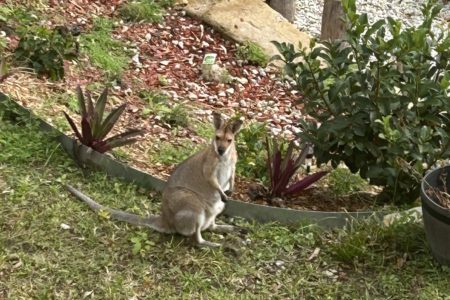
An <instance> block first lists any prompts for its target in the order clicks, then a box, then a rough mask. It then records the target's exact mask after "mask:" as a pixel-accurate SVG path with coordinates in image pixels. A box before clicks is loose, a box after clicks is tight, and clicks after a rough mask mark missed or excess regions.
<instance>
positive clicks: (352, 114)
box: [274, 0, 450, 202]
mask: <svg viewBox="0 0 450 300" xmlns="http://www.w3.org/2000/svg"><path fill="white" fill-rule="evenodd" d="M343 7H344V10H345V12H346V17H345V20H346V23H347V25H348V28H349V29H348V37H347V39H346V40H343V41H335V42H324V43H323V44H321V45H317V47H315V48H314V49H313V50H312V51H310V52H308V51H306V49H300V50H295V49H294V46H293V45H288V44H286V43H277V42H274V44H275V45H276V46H277V47H278V50H279V51H280V53H281V56H275V57H274V59H282V60H283V61H285V62H286V65H285V72H286V74H287V75H289V76H291V77H292V78H293V79H295V81H296V88H297V89H298V90H299V91H301V93H302V94H304V101H303V103H304V105H305V110H306V113H307V114H309V115H311V116H312V117H314V118H315V119H316V120H317V121H318V123H307V122H305V121H302V122H301V125H302V126H303V132H302V133H301V134H300V136H301V138H302V139H303V140H304V141H308V142H311V143H313V144H314V149H315V155H316V157H317V161H318V163H319V164H320V163H328V162H331V163H332V165H333V166H334V167H336V166H337V165H338V164H339V163H341V162H344V163H345V164H346V165H347V166H348V168H349V169H350V170H351V171H352V172H353V173H356V172H359V173H360V175H361V176H362V177H363V178H368V179H369V181H370V183H371V184H377V185H382V186H384V187H385V188H384V193H383V195H384V196H386V198H384V199H387V200H390V201H395V202H410V201H414V200H415V199H416V198H417V197H418V195H419V190H420V188H419V187H420V185H419V178H420V177H421V175H422V174H423V173H424V172H425V170H426V169H427V168H429V167H431V166H432V165H433V164H434V163H435V162H436V161H437V160H439V159H445V158H449V157H450V149H449V146H450V138H449V135H448V132H449V130H450V118H449V115H448V112H449V111H450V101H448V97H447V89H448V88H449V87H450V71H449V68H450V64H449V63H450V47H449V46H450V38H449V37H448V36H447V35H442V34H440V35H435V34H433V32H432V31H431V23H432V21H433V20H434V18H435V17H436V15H437V14H438V13H439V11H440V7H439V6H435V1H430V2H429V3H427V4H426V5H424V7H423V10H422V11H423V15H424V21H423V23H422V24H421V25H420V26H418V27H412V28H402V24H401V23H400V21H396V20H394V19H392V18H387V19H386V20H379V21H377V22H376V23H374V24H372V25H370V24H369V23H368V19H367V15H365V14H364V15H358V14H356V6H355V1H354V0H344V1H343ZM388 33H389V35H388ZM310 46H311V49H312V48H313V47H314V46H315V44H314V41H313V42H312V44H311V45H310ZM297 58H301V59H300V61H298V60H297ZM318 124H321V125H318Z"/></svg>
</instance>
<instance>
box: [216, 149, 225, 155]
mask: <svg viewBox="0 0 450 300" xmlns="http://www.w3.org/2000/svg"><path fill="white" fill-rule="evenodd" d="M217 153H219V155H220V156H222V155H223V154H224V153H225V148H224V147H217Z"/></svg>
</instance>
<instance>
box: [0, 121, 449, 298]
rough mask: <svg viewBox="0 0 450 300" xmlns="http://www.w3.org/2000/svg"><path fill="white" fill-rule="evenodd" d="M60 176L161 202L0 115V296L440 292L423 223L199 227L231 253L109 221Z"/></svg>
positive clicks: (154, 205)
mask: <svg viewBox="0 0 450 300" xmlns="http://www.w3.org/2000/svg"><path fill="white" fill-rule="evenodd" d="M0 116H1V112H0ZM62 183H71V184H74V185H78V186H80V187H81V188H82V190H84V191H85V192H86V193H88V194H90V195H92V196H93V197H94V198H96V199H97V200H98V201H99V202H101V203H104V204H107V205H109V206H113V207H116V208H121V209H128V210H130V211H133V212H137V213H141V214H146V213H150V212H156V211H157V210H158V206H159V202H160V199H159V198H158V195H156V196H152V197H149V196H148V193H147V192H145V191H142V190H141V189H139V188H137V187H136V186H133V185H129V184H125V183H122V182H120V181H118V180H115V179H110V178H107V177H106V176H105V175H104V174H102V173H90V174H83V173H82V172H81V171H80V170H79V169H78V168H77V167H76V165H75V164H74V163H73V162H72V161H71V159H70V158H69V157H68V156H67V155H66V154H65V153H64V152H63V151H62V150H61V148H60V147H59V146H58V145H57V144H56V143H55V142H53V141H52V140H51V138H50V137H48V136H45V135H44V134H42V133H40V132H39V131H38V130H37V129H36V128H35V127H33V126H30V125H24V124H18V125H14V124H11V123H9V122H8V121H5V120H0V299H3V298H5V299H82V298H83V297H86V298H87V299H289V298H290V299H450V297H449V296H448V295H450V279H449V278H450V269H449V268H446V267H441V266H438V265H436V264H435V262H434V261H433V259H432V258H431V257H430V254H429V250H428V248H427V245H426V242H425V240H424V239H425V237H424V231H423V227H422V224H410V223H405V224H396V225H394V226H392V227H389V228H384V227H381V226H380V225H378V223H376V222H375V221H370V222H365V223H358V224H354V226H352V227H351V228H349V229H347V230H338V231H322V230H320V229H317V228H314V227H312V226H305V225H302V226H301V225H298V226H291V227H286V226H281V225H277V224H265V225H260V224H252V223H248V222H246V221H243V220H234V222H235V223H236V222H237V223H238V224H239V225H241V226H243V227H245V228H247V229H248V230H249V233H248V234H247V235H246V236H242V235H239V234H232V235H228V236H220V235H217V234H211V233H206V234H205V238H208V239H210V240H214V241H224V242H227V243H233V244H234V245H240V246H239V247H240V248H241V249H240V251H239V253H234V252H231V251H227V250H224V249H207V248H205V249H203V248H201V249H200V248H196V247H193V246H192V244H191V243H190V242H188V241H186V240H184V239H183V238H181V237H179V236H170V235H161V234H158V233H155V232H152V231H149V230H146V229H143V228H137V227H132V226H129V225H127V224H124V223H119V222H115V221H112V220H109V219H108V218H107V215H104V214H101V213H100V214H95V213H93V212H92V211H90V210H89V209H88V208H87V206H85V205H83V204H82V203H80V202H79V201H77V200H76V199H74V198H73V197H72V196H70V195H69V194H68V193H67V192H66V191H65V190H64V189H63V187H62ZM222 220H225V219H222ZM226 221H228V222H229V221H230V220H226ZM244 243H245V244H244ZM316 248H319V249H320V253H319V254H318V256H317V257H316V258H313V259H311V260H308V258H309V257H310V256H311V254H312V253H313V252H314V250H315V249H316Z"/></svg>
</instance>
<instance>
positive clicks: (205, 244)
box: [197, 240, 222, 248]
mask: <svg viewBox="0 0 450 300" xmlns="http://www.w3.org/2000/svg"><path fill="white" fill-rule="evenodd" d="M197 245H198V246H199V247H210V248H219V247H222V244H219V243H214V242H210V241H205V240H203V241H201V242H198V243H197Z"/></svg>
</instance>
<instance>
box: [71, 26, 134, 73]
mask: <svg viewBox="0 0 450 300" xmlns="http://www.w3.org/2000/svg"><path fill="white" fill-rule="evenodd" d="M113 29H114V21H113V20H112V19H107V18H96V19H94V27H93V29H92V31H90V32H88V33H86V34H82V35H81V37H80V44H81V49H82V51H83V52H84V53H86V54H87V55H88V56H89V58H90V60H91V62H92V63H93V64H94V65H96V66H98V67H99V68H101V69H102V70H103V71H104V72H105V73H106V75H107V76H108V77H109V78H110V79H116V78H120V76H121V75H122V73H123V71H124V70H125V69H126V67H127V65H128V62H129V60H130V53H129V52H128V51H126V50H124V49H125V48H126V47H125V45H124V44H123V43H122V42H121V41H119V40H117V39H114V38H113V37H112V32H113Z"/></svg>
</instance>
